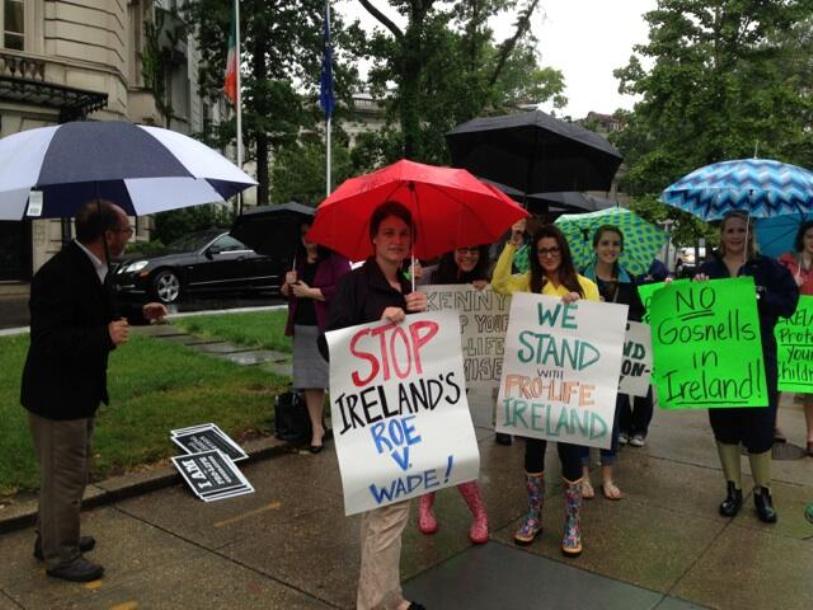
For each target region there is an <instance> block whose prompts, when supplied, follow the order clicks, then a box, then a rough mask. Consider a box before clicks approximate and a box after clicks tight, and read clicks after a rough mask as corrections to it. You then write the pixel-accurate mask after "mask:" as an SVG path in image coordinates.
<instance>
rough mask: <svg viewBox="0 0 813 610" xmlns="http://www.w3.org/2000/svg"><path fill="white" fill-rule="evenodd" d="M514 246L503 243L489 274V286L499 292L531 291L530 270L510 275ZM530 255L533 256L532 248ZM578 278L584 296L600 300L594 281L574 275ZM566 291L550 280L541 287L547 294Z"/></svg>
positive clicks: (551, 294)
mask: <svg viewBox="0 0 813 610" xmlns="http://www.w3.org/2000/svg"><path fill="white" fill-rule="evenodd" d="M515 251H516V247H515V246H514V245H513V244H511V243H510V242H508V243H506V244H505V248H504V249H503V251H502V254H500V258H498V259H497V265H496V266H495V267H494V273H493V274H492V276H491V287H492V288H493V289H494V290H495V291H496V292H499V293H500V294H509V295H510V294H514V293H515V292H530V291H531V272H530V271H528V272H527V273H517V274H516V275H511V263H512V261H513V260H514V252H515ZM530 256H534V252H533V250H532V251H531V253H530ZM576 277H577V279H578V280H579V285H580V286H581V287H582V291H583V292H584V298H585V299H586V300H588V301H600V300H601V298H600V297H599V294H598V286H596V284H595V282H593V281H591V280H588V279H587V278H586V277H584V276H583V275H579V274H577V275H576ZM567 293H568V289H567V288H566V287H565V286H562V285H561V284H560V285H559V286H554V285H553V283H552V282H545V285H544V286H543V287H542V294H544V295H547V296H560V297H561V296H564V295H566V294H567Z"/></svg>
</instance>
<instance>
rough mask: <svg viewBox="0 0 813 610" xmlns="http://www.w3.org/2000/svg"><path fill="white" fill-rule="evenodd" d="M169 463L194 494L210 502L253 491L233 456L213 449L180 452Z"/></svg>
mask: <svg viewBox="0 0 813 610" xmlns="http://www.w3.org/2000/svg"><path fill="white" fill-rule="evenodd" d="M172 463H173V464H174V465H175V468H177V469H178V472H180V473H181V476H182V477H183V478H184V481H186V484H187V485H189V487H190V489H192V491H193V492H194V493H195V495H196V496H197V497H198V498H200V499H201V500H203V501H204V502H213V501H215V500H223V499H225V498H233V497H234V496H241V495H243V494H248V493H253V492H254V488H253V487H252V486H251V483H249V482H248V479H246V478H245V476H243V473H241V472H240V470H239V469H238V468H237V466H236V465H235V464H234V462H233V461H232V459H231V458H230V457H229V456H228V455H226V454H224V453H222V452H220V451H217V450H216V449H213V450H211V451H204V452H202V453H195V454H192V455H180V456H176V457H173V458H172Z"/></svg>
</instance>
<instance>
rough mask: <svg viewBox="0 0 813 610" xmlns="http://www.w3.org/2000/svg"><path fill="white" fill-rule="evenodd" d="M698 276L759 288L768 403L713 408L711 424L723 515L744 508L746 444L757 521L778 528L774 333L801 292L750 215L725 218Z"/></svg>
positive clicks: (757, 290) (757, 296)
mask: <svg viewBox="0 0 813 610" xmlns="http://www.w3.org/2000/svg"><path fill="white" fill-rule="evenodd" d="M698 271H699V272H698V274H697V275H696V276H695V280H696V281H705V280H710V279H723V278H733V277H742V276H750V277H753V278H754V283H755V284H756V293H755V295H754V298H755V299H756V301H757V310H758V312H759V327H760V334H761V337H762V353H763V362H764V363H765V379H766V382H767V384H768V403H767V404H766V405H764V406H763V407H748V408H717V409H709V421H710V423H711V428H712V430H713V431H714V438H715V440H716V441H717V450H718V453H719V455H720V463H721V465H722V469H723V474H724V475H725V478H726V497H725V499H724V500H723V502H722V503H721V504H720V507H719V512H720V514H721V515H723V516H724V517H734V516H735V515H736V514H737V513H738V512H739V510H740V508H741V507H742V475H741V473H740V444H742V445H744V446H745V448H746V449H747V450H748V460H749V462H750V464H751V475H752V477H753V479H754V505H755V508H756V511H757V516H758V517H759V519H760V520H761V521H763V522H765V523H775V522H776V520H777V514H776V510H775V509H774V506H773V499H772V497H771V493H770V484H771V448H772V446H773V442H774V426H775V424H776V407H777V402H778V396H779V395H778V391H777V362H776V340H775V339H774V334H773V331H774V326H776V322H777V320H778V319H779V317H783V318H787V317H790V316H791V315H793V312H794V311H795V310H796V304H797V302H798V300H799V288H798V287H797V286H796V283H795V282H794V281H793V277H792V276H791V275H790V273H789V272H788V270H787V269H785V268H784V267H783V266H782V265H780V264H779V263H778V262H776V261H775V260H773V259H770V258H767V257H765V256H761V255H760V254H758V253H757V252H756V248H755V247H754V232H753V224H752V223H751V222H750V219H749V217H748V214H746V213H745V212H741V211H734V212H729V213H728V214H726V215H725V217H724V218H723V221H722V223H721V224H720V248H719V250H718V252H717V253H716V256H714V257H712V258H711V259H710V260H708V261H706V262H705V263H703V265H702V266H701V267H700V269H699V270H698Z"/></svg>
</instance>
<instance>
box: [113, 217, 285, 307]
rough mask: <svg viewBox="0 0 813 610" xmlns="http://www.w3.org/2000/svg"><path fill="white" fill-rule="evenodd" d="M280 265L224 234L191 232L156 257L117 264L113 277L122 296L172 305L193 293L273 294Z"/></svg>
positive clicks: (278, 281)
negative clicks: (255, 291) (155, 300)
mask: <svg viewBox="0 0 813 610" xmlns="http://www.w3.org/2000/svg"><path fill="white" fill-rule="evenodd" d="M284 265H285V261H283V260H278V259H275V258H272V257H270V256H264V255H260V254H257V253H256V252H254V250H251V249H250V248H249V247H248V246H246V245H245V244H243V242H241V241H239V240H237V239H235V238H234V237H232V236H231V235H229V234H228V232H227V231H224V230H223V229H211V230H208V231H201V232H199V233H192V234H190V235H187V236H185V237H182V238H181V239H179V240H177V241H175V242H173V243H172V244H170V245H169V246H168V247H167V249H166V252H165V253H162V254H161V255H158V256H150V257H146V256H145V257H136V258H130V259H129V260H125V261H122V263H121V264H120V265H119V266H118V267H117V269H116V271H115V273H114V275H113V283H114V285H115V287H116V291H117V292H118V293H119V294H122V295H134V296H140V295H147V296H149V297H150V298H152V299H158V300H159V301H161V302H162V303H174V302H176V301H178V299H179V298H180V297H181V295H182V294H183V295H186V294H188V293H192V292H203V291H211V292H225V291H240V292H243V291H247V290H270V291H274V292H276V291H278V290H279V287H280V285H281V284H282V279H283V277H284V275H285V266H284Z"/></svg>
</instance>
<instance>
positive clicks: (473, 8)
mask: <svg viewBox="0 0 813 610" xmlns="http://www.w3.org/2000/svg"><path fill="white" fill-rule="evenodd" d="M359 2H360V3H361V4H362V6H364V7H365V9H367V11H368V12H369V13H370V14H371V15H372V16H373V17H375V18H376V19H377V20H378V22H379V23H380V24H381V25H383V26H384V31H381V30H379V31H377V32H376V34H374V35H373V36H372V37H371V40H370V45H369V47H368V48H369V50H368V53H369V56H370V58H371V59H372V60H373V68H372V69H371V71H370V77H369V80H370V82H369V84H370V87H371V90H372V92H373V94H374V95H375V96H376V98H377V99H379V100H382V101H383V102H384V103H385V106H386V110H387V113H388V120H389V125H388V127H387V128H386V129H385V130H384V131H383V132H381V134H379V136H378V137H377V138H375V139H369V138H368V139H367V141H366V142H363V143H362V145H366V146H367V151H366V152H365V154H364V155H363V157H364V158H365V159H371V158H376V157H378V158H379V159H380V160H392V159H393V158H398V157H402V156H403V157H407V158H415V159H419V160H422V161H427V162H435V163H442V162H445V161H448V158H447V154H448V153H447V150H446V146H445V143H444V141H443V134H444V133H445V132H446V131H448V130H449V129H451V128H453V127H454V126H455V125H457V124H459V123H460V122H463V121H466V120H468V119H471V118H473V117H476V116H478V115H481V114H483V113H494V114H497V113H501V112H505V111H506V110H508V109H510V108H515V107H516V106H517V105H519V104H522V103H538V102H543V101H546V100H548V99H552V100H554V101H555V103H556V104H557V105H560V106H561V105H563V104H564V103H565V99H564V97H563V96H562V91H563V90H564V79H563V77H562V74H561V73H560V72H558V71H556V70H552V69H550V68H541V67H540V66H539V65H538V59H539V58H538V57H537V54H536V52H535V50H534V43H535V40H534V38H533V36H532V34H531V31H530V23H531V18H532V16H533V15H534V13H535V11H536V10H537V8H538V5H539V0H389V4H390V5H391V6H392V7H394V8H395V9H396V10H397V11H398V12H399V14H401V15H402V16H403V17H404V18H405V20H406V23H405V25H404V26H403V27H399V26H398V25H396V24H395V23H394V22H393V21H392V20H390V19H389V18H388V17H387V16H386V15H384V13H382V12H381V11H380V10H379V9H378V8H377V7H376V6H374V4H373V0H359ZM512 12H515V13H516V14H517V20H516V23H515V30H514V34H513V35H512V36H511V37H509V38H508V39H507V40H505V41H503V42H502V43H500V44H497V43H496V42H495V41H494V33H493V31H492V30H491V29H490V28H489V27H488V21H489V19H490V18H492V17H495V16H501V17H502V18H507V16H508V15H509V14H510V13H512ZM393 83H394V84H395V88H394V90H393V89H392V84H393ZM396 126H397V129H396ZM376 146H377V149H378V150H377V154H375V153H373V152H372V149H374V148H376Z"/></svg>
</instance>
